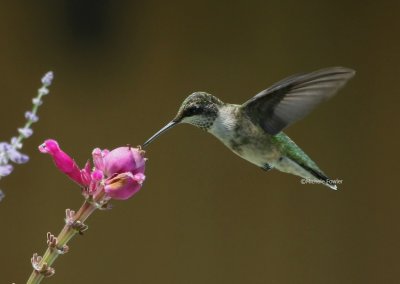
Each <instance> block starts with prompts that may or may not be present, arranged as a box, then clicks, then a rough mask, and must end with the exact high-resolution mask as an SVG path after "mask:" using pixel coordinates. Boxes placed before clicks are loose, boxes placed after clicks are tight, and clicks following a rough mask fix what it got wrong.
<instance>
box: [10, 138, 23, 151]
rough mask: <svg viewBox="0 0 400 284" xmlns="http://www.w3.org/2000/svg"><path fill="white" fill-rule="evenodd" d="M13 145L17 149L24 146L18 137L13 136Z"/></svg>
mask: <svg viewBox="0 0 400 284" xmlns="http://www.w3.org/2000/svg"><path fill="white" fill-rule="evenodd" d="M11 145H12V147H14V148H16V149H21V148H22V143H21V141H20V140H19V139H18V138H17V137H12V138H11Z"/></svg>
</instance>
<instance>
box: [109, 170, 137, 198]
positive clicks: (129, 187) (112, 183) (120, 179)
mask: <svg viewBox="0 0 400 284" xmlns="http://www.w3.org/2000/svg"><path fill="white" fill-rule="evenodd" d="M143 180H144V175H143V174H142V173H140V174H139V176H136V175H133V174H132V173H130V172H126V173H121V174H115V175H114V176H112V177H110V178H108V179H107V180H106V181H105V186H104V191H105V192H106V194H107V196H109V197H111V198H113V199H120V200H125V199H128V198H130V197H132V196H133V195H134V194H135V193H137V192H138V191H139V190H140V188H141V187H142V182H143Z"/></svg>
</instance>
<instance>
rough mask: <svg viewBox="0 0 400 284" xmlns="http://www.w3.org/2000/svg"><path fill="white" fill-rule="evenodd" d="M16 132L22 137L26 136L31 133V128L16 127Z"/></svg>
mask: <svg viewBox="0 0 400 284" xmlns="http://www.w3.org/2000/svg"><path fill="white" fill-rule="evenodd" d="M18 132H19V134H21V135H22V136H23V137H24V138H28V137H30V136H31V135H32V134H33V130H32V129H31V128H18Z"/></svg>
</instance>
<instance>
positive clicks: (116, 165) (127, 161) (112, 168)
mask: <svg viewBox="0 0 400 284" xmlns="http://www.w3.org/2000/svg"><path fill="white" fill-rule="evenodd" d="M143 153H144V152H143V151H141V150H139V149H137V148H132V147H130V146H125V147H119V148H116V149H114V150H112V151H111V152H110V153H108V155H107V156H106V157H105V158H104V166H105V174H106V175H107V176H109V177H110V176H112V175H113V174H115V173H117V174H120V173H124V172H131V173H132V174H137V173H144V169H145V159H144V157H143Z"/></svg>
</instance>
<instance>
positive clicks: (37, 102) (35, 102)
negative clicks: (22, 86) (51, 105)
mask: <svg viewBox="0 0 400 284" xmlns="http://www.w3.org/2000/svg"><path fill="white" fill-rule="evenodd" d="M32 103H33V104H34V105H36V106H40V105H42V104H43V102H42V100H41V99H40V98H38V97H36V98H33V99H32Z"/></svg>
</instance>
